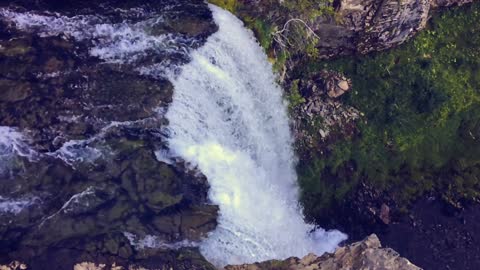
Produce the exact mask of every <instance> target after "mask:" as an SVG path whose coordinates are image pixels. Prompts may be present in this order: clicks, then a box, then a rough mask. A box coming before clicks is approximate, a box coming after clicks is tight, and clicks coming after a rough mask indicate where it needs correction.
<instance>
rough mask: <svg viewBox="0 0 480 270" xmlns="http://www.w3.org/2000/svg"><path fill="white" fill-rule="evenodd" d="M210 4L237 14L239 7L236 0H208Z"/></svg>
mask: <svg viewBox="0 0 480 270" xmlns="http://www.w3.org/2000/svg"><path fill="white" fill-rule="evenodd" d="M208 2H209V3H211V4H214V5H216V6H219V7H221V8H223V9H226V10H228V11H230V12H235V8H236V6H237V1H236V0H208Z"/></svg>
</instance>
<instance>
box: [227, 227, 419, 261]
mask: <svg viewBox="0 0 480 270" xmlns="http://www.w3.org/2000/svg"><path fill="white" fill-rule="evenodd" d="M225 269H227V270H270V269H271V270H273V269H276V270H279V269H282V270H348V269H356V270H367V269H368V270H420V268H419V267H417V266H415V265H413V264H412V263H411V262H409V261H408V260H407V259H405V258H403V257H400V255H399V254H398V253H397V252H395V251H394V250H392V249H390V248H382V245H381V244H380V240H379V239H378V237H377V236H376V235H374V234H372V235H370V236H369V237H367V238H365V239H364V240H363V241H360V242H356V243H353V244H350V245H348V246H345V247H340V248H338V249H337V250H336V251H335V252H334V253H332V254H325V255H322V256H316V255H315V254H309V255H307V256H305V257H303V258H301V259H300V258H290V259H286V260H284V261H268V262H262V263H255V264H250V265H239V266H227V267H225Z"/></svg>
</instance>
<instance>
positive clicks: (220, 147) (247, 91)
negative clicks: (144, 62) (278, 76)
mask: <svg viewBox="0 0 480 270" xmlns="http://www.w3.org/2000/svg"><path fill="white" fill-rule="evenodd" d="M211 9H212V12H213V16H214V19H215V21H216V23H217V24H218V26H219V30H218V32H217V33H215V34H214V35H212V36H211V37H209V39H208V41H207V43H206V44H205V45H204V46H203V47H201V48H200V49H198V50H196V51H193V52H192V53H191V62H190V63H188V64H187V65H185V66H183V67H182V71H181V73H180V74H179V75H178V76H173V75H172V76H171V81H172V82H173V84H174V87H175V92H174V97H173V102H172V104H171V106H170V107H169V110H168V112H167V114H166V117H167V118H168V120H169V126H168V127H167V134H169V138H168V143H169V146H170V148H171V151H172V152H173V154H174V155H177V156H180V157H182V158H183V159H185V160H186V161H187V162H189V163H191V164H192V165H194V166H197V167H198V169H199V170H200V171H201V172H202V173H204V174H205V175H206V177H207V178H208V181H209V183H210V185H211V189H210V193H209V197H210V199H211V201H212V203H214V204H217V205H219V207H220V214H219V219H218V227H217V229H216V230H215V231H214V232H212V233H211V234H210V235H209V237H208V238H207V239H205V240H204V241H203V242H202V244H201V246H200V249H201V251H202V253H203V254H204V255H205V257H206V258H207V259H209V260H210V261H211V262H213V263H214V264H216V265H219V266H223V265H226V264H239V263H249V262H255V261H261V260H267V259H282V258H287V257H290V256H304V255H306V254H307V253H309V252H314V253H317V254H321V253H324V252H326V251H332V250H333V249H334V248H335V247H336V246H337V244H338V243H339V242H340V241H342V240H344V239H345V238H346V236H345V235H344V234H342V233H340V232H338V231H330V232H326V231H324V230H322V229H317V230H314V226H313V225H309V224H306V223H305V222H304V220H303V216H302V213H301V209H300V207H299V206H298V201H297V198H298V188H297V184H296V183H297V181H296V180H297V179H296V173H295V156H294V153H293V150H292V142H293V140H292V136H291V133H290V130H289V124H288V115H287V111H286V104H285V103H284V101H283V99H282V91H281V89H280V88H279V86H278V85H277V84H276V83H275V76H274V74H273V72H272V67H271V64H270V63H269V62H268V61H267V58H266V55H265V53H264V52H263V50H262V49H261V48H260V46H259V45H258V43H257V42H256V40H255V38H254V36H253V34H252V33H251V31H248V30H246V29H245V28H244V26H243V24H242V22H241V21H240V20H238V19H237V18H236V17H235V16H233V15H232V14H230V13H229V12H227V11H225V10H222V9H220V8H218V7H215V6H211Z"/></svg>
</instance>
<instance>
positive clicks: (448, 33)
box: [298, 3, 480, 219]
mask: <svg viewBox="0 0 480 270" xmlns="http://www.w3.org/2000/svg"><path fill="white" fill-rule="evenodd" d="M479 32H480V4H479V3H476V4H473V5H470V6H467V7H463V8H456V9H451V10H448V11H443V12H440V13H438V14H434V15H433V18H432V19H431V20H430V23H429V26H428V28H427V29H426V30H425V31H423V32H421V33H420V34H419V35H418V36H417V37H416V38H414V40H412V41H410V42H408V43H407V44H404V45H402V46H401V47H399V48H396V49H393V50H390V51H387V52H382V53H375V54H371V55H367V56H359V57H348V58H342V59H338V60H334V61H328V62H318V61H311V62H310V63H309V64H308V65H305V66H306V68H305V70H301V72H298V74H301V76H306V75H305V74H309V73H315V72H317V71H318V70H320V69H324V68H327V69H333V70H338V71H342V72H344V73H345V74H346V75H347V76H349V77H350V78H351V79H352V81H353V85H354V87H353V91H352V92H351V93H349V94H347V95H345V96H344V97H342V98H343V101H344V102H345V103H346V104H348V105H351V106H353V107H355V108H357V109H359V110H360V111H362V112H363V113H364V114H365V117H364V118H363V119H362V120H361V121H360V122H359V124H358V134H357V136H355V137H354V138H353V139H340V140H337V141H336V142H335V143H334V144H331V145H329V146H328V149H327V150H328V151H327V154H323V155H321V154H314V155H313V158H312V159H310V160H304V161H303V162H302V163H301V164H300V167H299V174H300V185H301V187H302V203H303V204H304V206H305V211H306V214H307V216H308V217H310V218H312V219H313V218H315V217H325V216H328V215H329V213H332V211H334V210H333V206H338V205H341V204H343V203H345V198H346V196H347V195H348V194H351V193H352V191H353V190H355V188H356V187H357V185H358V184H359V183H360V182H362V181H363V182H365V183H368V184H369V185H371V186H374V187H375V188H376V189H377V190H381V191H385V192H387V193H388V194H390V196H391V197H392V198H393V199H394V200H395V201H396V202H397V203H398V205H399V206H400V208H406V207H407V206H408V204H409V203H410V202H411V201H412V200H414V199H416V198H418V197H419V196H420V195H423V194H425V193H428V192H433V193H435V194H438V195H441V196H442V197H443V198H444V199H445V200H447V201H449V202H451V203H453V204H455V205H457V206H459V205H460V203H461V202H467V201H478V199H479V198H480V107H479V105H480V36H479V35H478V33H479Z"/></svg>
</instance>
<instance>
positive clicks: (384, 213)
mask: <svg viewBox="0 0 480 270" xmlns="http://www.w3.org/2000/svg"><path fill="white" fill-rule="evenodd" d="M380 219H381V220H382V221H383V223H385V224H390V207H388V205H386V204H382V206H381V208H380Z"/></svg>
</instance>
